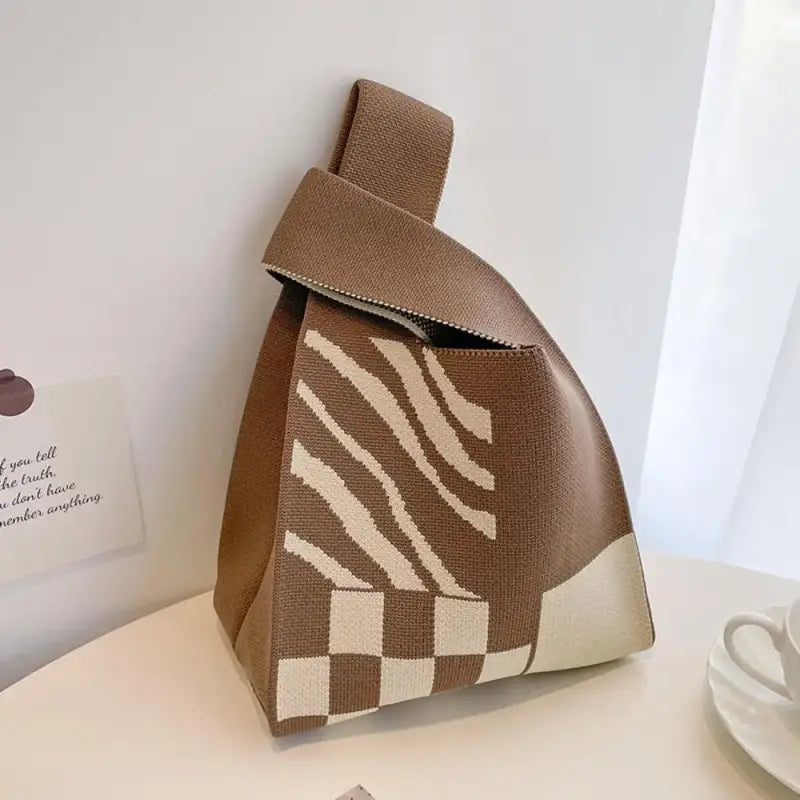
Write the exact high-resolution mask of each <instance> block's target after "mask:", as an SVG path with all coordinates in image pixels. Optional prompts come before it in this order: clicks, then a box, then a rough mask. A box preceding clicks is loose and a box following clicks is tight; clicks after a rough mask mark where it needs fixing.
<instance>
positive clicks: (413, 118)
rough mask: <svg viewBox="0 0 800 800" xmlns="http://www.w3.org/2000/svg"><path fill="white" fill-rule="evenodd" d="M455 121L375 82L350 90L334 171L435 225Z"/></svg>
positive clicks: (358, 84)
mask: <svg viewBox="0 0 800 800" xmlns="http://www.w3.org/2000/svg"><path fill="white" fill-rule="evenodd" d="M452 147H453V120H452V119H451V118H450V117H448V116H447V114H444V113H442V112H441V111H438V110H437V109H435V108H431V106H428V105H425V103H421V102H420V101H419V100H415V99H414V98H413V97H408V96H407V95H405V94H401V93H400V92H397V91H395V90H394V89H390V88H389V87H388V86H383V85H381V84H380V83H375V82H374V81H368V80H359V81H356V82H355V84H354V85H353V88H352V90H351V91H350V99H349V101H348V103H347V106H346V108H345V112H344V119H343V121H342V127H341V130H340V131H339V137H338V139H337V141H336V145H335V147H334V149H333V155H332V156H331V161H330V164H329V165H328V170H329V172H332V173H333V174H335V175H338V176H339V177H340V178H342V179H343V180H345V181H348V182H349V183H352V184H355V185H356V186H360V187H361V188H362V189H364V190H365V191H367V192H369V193H370V194H373V195H376V196H377V197H380V198H382V199H384V200H385V201H386V202H388V203H391V204H392V205H394V206H397V207H399V208H402V209H405V210H406V211H407V212H408V213H410V214H413V215H414V216H415V217H419V218H420V219H424V220H425V221H426V222H431V223H432V222H433V221H434V219H435V218H436V209H437V208H438V206H439V199H440V198H441V196H442V189H443V188H444V182H445V178H446V177H447V167H448V164H449V162H450V151H451V150H452Z"/></svg>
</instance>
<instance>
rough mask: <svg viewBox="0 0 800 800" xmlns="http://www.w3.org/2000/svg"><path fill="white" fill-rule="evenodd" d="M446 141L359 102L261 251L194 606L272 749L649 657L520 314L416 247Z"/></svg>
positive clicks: (568, 429) (581, 453) (631, 583)
mask: <svg viewBox="0 0 800 800" xmlns="http://www.w3.org/2000/svg"><path fill="white" fill-rule="evenodd" d="M451 142H452V122H451V120H450V119H449V117H447V116H445V115H444V114H442V113H441V112H439V111H436V110H434V109H432V108H430V107H428V106H426V105H424V104H422V103H420V102H419V101H417V100H413V99H412V98H410V97H407V96H405V95H402V94H400V93H398V92H396V91H393V90H392V89H389V88H387V87H385V86H381V85H379V84H377V83H372V82H370V81H359V82H357V83H356V84H355V86H354V88H353V91H352V93H351V97H350V102H349V104H348V107H347V110H346V113H345V118H344V123H343V126H342V131H341V134H340V136H339V139H338V142H337V144H336V147H335V149H334V154H333V158H332V160H331V163H330V167H329V169H328V170H327V171H322V170H319V169H311V170H310V171H309V172H308V173H307V174H306V175H305V177H304V178H303V180H302V181H301V183H300V186H299V187H298V189H297V191H296V192H295V194H294V196H293V197H292V199H291V201H290V203H289V205H288V207H287V209H286V211H285V213H284V215H283V217H282V219H281V221H280V223H279V224H278V227H277V229H276V231H275V233H274V235H273V237H272V240H271V241H270V243H269V246H268V247H267V251H266V255H265V257H264V261H265V264H266V267H267V270H268V271H269V272H270V274H271V275H273V276H274V277H275V278H277V279H278V280H279V281H281V283H282V284H283V288H282V292H281V295H280V299H279V300H278V303H277V306H276V308H275V310H274V312H273V314H272V318H271V320H270V323H269V327H268V328H267V333H266V338H265V339H264V344H263V346H262V348H261V352H260V354H259V357H258V363H257V365H256V369H255V375H254V377H253V382H252V386H251V389H250V394H249V397H248V399H247V404H246V407H245V410H244V417H243V420H242V425H241V430H240V433H239V439H238V444H237V447H236V455H235V459H234V463H233V470H232V474H231V480H230V486H229V490H228V498H227V506H226V509H225V515H224V519H223V525H222V535H221V541H220V548H219V569H218V581H217V586H216V590H215V595H214V604H215V608H216V610H217V613H218V614H219V618H220V620H221V622H222V625H223V627H224V629H225V631H226V633H227V635H228V636H229V637H230V640H231V642H232V644H233V647H234V650H235V653H236V656H237V657H238V659H239V660H240V661H241V664H242V665H243V667H244V670H245V672H246V673H247V676H248V678H249V680H250V682H251V684H252V686H253V689H254V691H255V694H256V696H257V697H258V700H259V701H260V703H261V705H262V706H263V707H264V709H265V711H266V714H267V717H268V720H269V725H270V729H271V731H272V733H273V734H274V735H278V736H280V735H283V734H288V733H294V732H297V731H302V730H306V729H309V728H314V727H318V726H321V725H327V724H329V723H332V722H336V721H338V720H342V719H346V718H349V717H352V716H354V715H358V714H362V713H366V712H369V711H374V710H375V709H377V708H379V707H380V706H384V705H387V704H390V703H397V702H399V701H401V700H408V699H410V698H415V697H421V696H424V695H429V694H432V693H434V692H441V691H444V690H446V689H453V688H456V687H462V686H466V685H468V684H473V683H481V682H484V681H491V680H495V679H497V678H503V677H506V676H511V675H520V674H523V673H533V672H543V671H547V670H558V669H564V668H568V667H579V666H584V665H588V664H596V663H599V662H604V661H608V660H611V659H615V658H618V657H620V656H624V655H626V654H628V653H631V652H634V651H637V650H641V649H644V648H647V647H649V646H650V645H651V644H652V642H653V628H652V622H651V618H650V611H649V606H648V601H647V596H646V592H645V585H644V579H643V575H642V569H641V564H640V560H639V552H638V548H637V544H636V540H635V537H634V534H633V531H632V525H631V518H630V513H629V510H628V504H627V501H626V497H625V490H624V488H623V484H622V479H621V476H620V472H619V468H618V466H617V462H616V458H615V455H614V451H613V449H612V447H611V443H610V442H609V438H608V435H607V433H606V430H605V428H604V427H603V423H602V422H601V420H600V418H599V416H598V413H597V411H596V410H595V407H594V405H593V404H592V401H591V400H590V399H589V396H588V395H587V393H586V390H585V389H584V387H583V385H582V384H581V382H580V380H579V379H578V377H577V375H576V374H575V372H574V370H573V369H572V367H571V366H570V364H569V363H568V361H567V359H566V358H565V357H564V354H563V353H562V352H561V350H560V349H559V348H558V346H557V345H556V344H555V343H554V342H553V340H552V339H551V338H550V336H549V335H548V333H547V332H546V331H545V330H544V328H543V327H542V325H541V323H540V322H539V321H538V320H537V318H536V317H535V316H534V314H533V313H532V312H531V311H530V310H529V309H528V307H527V305H526V304H525V302H524V301H523V300H522V298H521V297H520V296H519V295H518V294H517V293H516V292H515V291H514V289H513V288H512V287H511V286H510V285H509V284H508V283H507V282H506V281H505V280H504V279H503V278H502V277H501V276H500V275H499V274H498V273H497V272H495V270H494V269H493V268H492V267H491V266H489V264H487V263H486V262H485V261H482V260H481V259H480V258H479V257H478V256H476V255H475V254H473V253H472V252H470V251H469V250H467V249H466V248H465V247H462V246H461V245H460V244H458V242H456V241H454V240H453V239H451V238H449V237H448V236H446V235H445V234H443V233H441V232H440V231H439V230H437V229H436V228H435V227H433V221H434V216H435V214H436V209H437V206H438V203H439V197H440V194H441V191H442V186H443V184H444V180H445V174H446V171H447V166H448V161H449V156H450V147H451Z"/></svg>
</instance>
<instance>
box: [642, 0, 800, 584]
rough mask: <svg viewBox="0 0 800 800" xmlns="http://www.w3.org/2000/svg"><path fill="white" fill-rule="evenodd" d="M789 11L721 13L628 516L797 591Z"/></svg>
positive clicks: (795, 205)
mask: <svg viewBox="0 0 800 800" xmlns="http://www.w3.org/2000/svg"><path fill="white" fill-rule="evenodd" d="M799 37H800V5H798V3H797V0H720V2H718V4H717V8H716V10H715V13H714V25H713V31H712V34H711V41H710V46H709V55H708V65H707V71H706V77H705V84H704V87H703V92H702V103H701V106H700V112H699V119H698V126H697V136H696V139H695V145H694V152H693V155H692V160H691V171H690V177H689V181H688V187H687V194H686V205H685V209H684V215H683V223H682V226H681V233H680V244H679V248H678V254H677V259H676V266H675V278H674V283H673V286H672V293H671V296H670V302H669V313H668V317H667V325H666V332H665V336H664V348H663V353H662V357H661V367H660V372H659V379H658V389H657V392H656V396H655V402H654V406H653V420H652V426H651V431H650V439H649V443H648V449H647V459H646V463H645V467H644V474H643V484H642V492H641V497H640V504H639V509H638V516H639V521H640V523H641V524H640V534H641V536H642V539H643V541H644V543H645V544H646V545H648V546H651V547H658V548H659V549H664V550H669V551H671V552H675V553H684V554H690V555H701V556H705V557H707V558H715V559H717V558H723V559H726V560H730V561H733V562H735V563H739V564H744V565H746V566H750V567H755V568H758V569H763V570H767V571H770V572H776V573H779V574H783V575H786V576H789V577H795V578H800V540H798V535H797V522H796V519H797V498H796V495H797V489H798V486H800V455H798V454H799V453H800V422H798V418H797V409H798V407H800V370H798V364H800V239H798V211H799V210H800V203H799V202H798V199H797V192H798V185H800V148H798V130H800V47H798V38H799Z"/></svg>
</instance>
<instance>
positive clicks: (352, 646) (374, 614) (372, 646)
mask: <svg viewBox="0 0 800 800" xmlns="http://www.w3.org/2000/svg"><path fill="white" fill-rule="evenodd" d="M328 651H329V652H330V653H331V654H334V653H353V654H357V655H364V656H379V655H381V654H382V653H383V592H350V591H342V590H336V591H334V592H332V593H331V627H330V638H329V641H328Z"/></svg>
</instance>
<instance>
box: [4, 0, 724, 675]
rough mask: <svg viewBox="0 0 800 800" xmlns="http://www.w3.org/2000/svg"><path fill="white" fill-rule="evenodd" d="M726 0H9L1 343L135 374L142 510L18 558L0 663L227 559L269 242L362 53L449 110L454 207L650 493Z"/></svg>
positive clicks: (57, 373)
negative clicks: (224, 548) (103, 533)
mask: <svg viewBox="0 0 800 800" xmlns="http://www.w3.org/2000/svg"><path fill="white" fill-rule="evenodd" d="M711 4H712V0H702V2H684V3H663V2H660V0H609V2H606V3H603V4H597V3H595V2H593V1H592V0H566V1H565V2H559V3H552V2H546V0H536V1H535V2H529V3H521V2H516V3H505V4H504V3H491V4H486V3H483V2H480V0H459V2H455V1H453V2H445V1H444V0H435V1H433V2H432V0H407V2H404V3H393V4H389V3H383V4H381V3H375V2H368V0H343V1H342V2H339V3H336V4H327V3H322V2H316V3H315V2H309V0H301V1H300V2H297V1H295V2H291V3H289V2H285V3H280V4H279V3H275V2H272V3H270V2H263V0H262V2H256V1H255V0H227V2H224V3H223V2H199V1H198V0H159V1H158V2H144V3H142V2H131V1H130V0H114V1H113V2H109V0H95V1H94V2H91V1H90V0H71V2H68V3H64V2H59V1H58V0H28V2H26V3H6V4H3V5H2V6H0V113H1V114H2V124H1V125H0V297H1V298H2V301H3V313H2V315H0V349H1V351H2V360H3V361H7V362H8V364H9V365H10V364H13V365H15V366H16V368H17V369H19V370H20V371H22V370H24V371H25V373H26V375H27V377H29V378H31V379H32V380H33V381H34V382H35V383H37V384H39V385H45V384H50V383H55V382H58V381H63V380H68V379H71V378H78V377H83V376H88V375H102V374H109V373H112V374H119V375H120V376H121V377H122V380H123V382H124V386H125V389H126V393H127V402H128V407H129V413H130V422H131V427H132V435H133V446H134V454H135V459H136V465H137V468H138V472H139V481H140V485H141V492H142V501H143V508H144V518H145V525H146V529H147V539H146V543H145V546H144V547H143V548H141V549H138V550H136V551H133V552H126V553H118V554H116V555H112V556H109V557H104V558H102V559H99V560H95V561H92V562H86V563H83V564H77V565H74V566H72V567H70V568H67V569H64V570H61V571H59V572H58V573H54V574H50V575H43V576H40V577H37V578H35V579H31V580H26V581H21V582H17V583H14V584H11V585H7V586H5V587H0V685H3V684H5V683H8V682H10V681H11V680H13V679H15V678H17V677H19V676H20V675H22V674H24V673H25V672H27V671H29V670H30V669H32V668H33V667H35V666H37V665H38V664H41V663H43V662H44V661H46V660H47V659H49V658H51V657H53V656H55V655H56V654H58V653H60V652H62V651H64V650H65V649H67V648H69V647H71V646H74V645H75V644H76V643H79V642H81V641H84V640H86V639H88V638H90V637H92V636H94V635H96V634H97V633H98V632H100V631H103V630H106V629H108V628H109V627H111V626H113V625H116V624H118V623H120V622H122V621H125V620H127V619H130V618H132V617H134V616H135V615H137V614H139V613H141V612H142V611H144V610H147V609H150V608H153V607H156V606H158V605H161V604H164V603H167V602H169V601H171V600H174V599H176V598H179V597H182V596H185V595H188V594H190V593H193V592H197V591H199V590H201V589H205V588H207V587H209V586H210V585H211V583H212V581H213V577H214V563H215V552H214V551H215V545H216V537H217V531H218V525H219V519H220V515H221V511H222V505H223V498H224V491H225V486H226V480H227V473H228V470H229V466H230V461H231V456H232V450H233V444H234V437H235V434H236V429H237V425H238V419H239V415H240V413H241V408H242V404H243V400H244V397H245V392H246V388H247V384H248V381H249V377H250V371H251V369H252V365H253V362H254V358H255V354H256V350H257V347H258V344H259V342H260V339H261V336H262V333H263V329H264V327H265V324H266V320H267V317H268V315H269V311H270V308H271V306H272V304H273V302H274V299H275V296H276V287H275V284H273V282H272V281H271V280H270V279H269V278H268V277H266V276H265V275H264V274H263V272H262V271H261V269H260V268H259V259H260V256H261V254H262V251H263V248H264V246H265V244H266V242H267V239H268V237H269V234H270V231H271V229H272V227H273V226H274V224H275V221H276V219H277V217H278V215H279V213H280V211H281V209H282V207H283V205H284V204H285V202H286V201H287V199H288V197H289V195H290V193H291V191H292V189H293V187H294V185H295V184H296V182H297V181H298V179H299V178H300V176H301V175H302V173H303V171H304V170H305V169H306V167H307V166H309V165H310V164H314V163H316V164H321V163H324V161H325V160H326V158H327V155H328V151H329V148H330V147H331V144H332V140H333V137H334V134H335V131H336V129H337V127H338V123H339V115H340V112H341V108H342V105H343V103H344V100H345V98H346V95H347V92H348V89H349V85H350V82H351V81H352V79H353V78H355V77H359V76H366V77H371V78H373V79H376V80H379V81H383V82H385V83H389V84H391V85H394V86H395V87H397V88H399V89H402V90H404V91H407V92H409V93H411V94H414V95H416V96H419V97H420V98H423V99H425V100H427V101H428V102H431V103H433V104H435V105H438V106H440V107H442V108H444V109H446V110H447V111H448V112H449V113H451V114H452V115H453V116H454V117H455V119H456V145H455V151H454V158H453V167H452V173H451V179H450V182H449V185H448V187H447V189H446V192H445V198H444V202H443V206H442V210H441V215H440V223H441V226H442V227H443V228H444V229H445V230H447V231H448V232H449V233H451V234H453V235H455V236H456V237H458V238H460V239H461V240H462V241H464V243H465V244H467V245H469V246H471V247H472V248H473V249H476V250H478V251H479V252H480V253H481V254H482V255H484V256H485V257H486V258H488V259H489V260H490V261H492V262H494V263H495V264H497V265H498V267H499V268H500V269H501V271H502V272H504V273H505V274H506V276H507V277H509V278H510V279H511V280H512V281H513V282H514V283H515V284H516V285H517V286H518V287H519V289H520V290H521V291H522V293H523V294H524V295H525V297H526V298H527V299H528V300H529V302H530V303H531V305H532V306H533V308H534V309H535V310H536V311H537V312H538V313H539V314H540V316H541V317H542V319H543V320H544V322H545V323H546V324H547V325H549V326H550V328H551V330H552V332H553V333H554V334H555V335H556V337H557V338H559V339H560V341H561V342H562V343H563V346H564V347H565V349H566V351H567V353H568V354H569V355H570V356H571V357H572V358H573V360H574V362H575V364H576V366H577V367H578V369H579V371H581V372H582V373H583V375H584V376H585V379H586V381H587V383H588V385H589V387H590V389H591V390H592V391H593V392H594V394H595V397H596V400H597V402H598V405H599V407H600V409H601V411H602V412H603V413H604V414H605V416H606V418H607V421H608V423H609V427H610V428H611V432H612V435H613V437H614V439H615V441H616V444H617V447H618V450H619V453H620V457H621V460H622V463H623V468H624V471H625V474H626V477H627V480H628V484H629V487H630V489H631V491H632V494H633V495H634V497H635V495H636V493H637V491H638V475H639V470H640V466H641V462H642V458H643V452H644V439H645V433H646V429H647V420H648V418H649V408H650V400H651V393H652V386H653V381H654V376H655V368H656V362H657V355H658V348H659V341H660V334H661V327H662V322H663V316H664V310H665V304H666V296H667V290H668V285H669V279H670V274H671V270H672V261H673V254H674V248H675V242H676V237H677V230H678V223H679V219H680V210H681V204H682V198H683V190H684V183H685V179H686V173H687V168H688V159H689V153H690V146H691V140H692V134H693V129H694V122H695V113H696V107H697V103H698V98H699V91H700V86H701V78H702V71H703V64H704V58H705V50H706V41H707V35H708V29H709V25H710V15H711Z"/></svg>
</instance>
